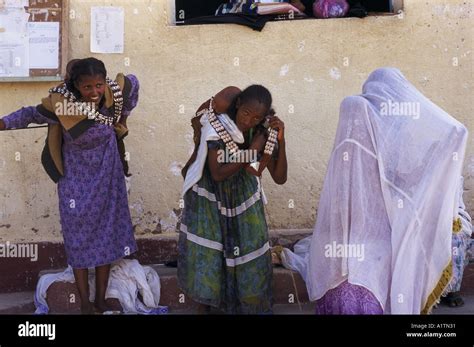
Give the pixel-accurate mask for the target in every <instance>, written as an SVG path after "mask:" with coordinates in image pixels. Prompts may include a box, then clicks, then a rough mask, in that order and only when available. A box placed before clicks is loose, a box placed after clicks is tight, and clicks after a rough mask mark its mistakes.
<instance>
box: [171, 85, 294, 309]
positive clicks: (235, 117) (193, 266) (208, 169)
mask: <svg viewBox="0 0 474 347" xmlns="http://www.w3.org/2000/svg"><path fill="white" fill-rule="evenodd" d="M271 104H272V97H271V94H270V92H269V91H268V90H267V89H266V88H264V87H262V86H259V85H253V86H250V87H248V88H247V89H245V90H244V91H242V92H241V91H240V90H238V89H237V88H235V87H228V88H226V89H224V90H223V91H221V92H220V93H218V94H217V95H216V96H215V98H211V100H209V101H207V102H206V103H204V104H203V105H202V106H201V108H200V110H201V112H198V113H199V114H200V115H201V114H202V115H201V117H196V118H195V119H196V120H198V121H199V122H200V125H198V126H196V124H197V122H196V121H194V122H193V126H194V127H195V130H198V134H197V136H196V137H195V142H196V149H195V152H194V153H193V156H192V157H191V159H190V161H189V162H188V164H187V165H186V167H185V169H184V170H183V174H184V176H185V183H184V188H183V196H184V211H183V215H182V220H181V225H180V238H179V245H178V247H179V258H178V278H179V286H180V288H181V289H182V290H183V291H184V293H185V294H186V295H188V296H189V297H190V298H191V299H193V300H194V301H196V302H199V303H201V304H202V305H203V306H202V307H209V306H213V307H216V308H219V309H221V310H223V311H225V312H227V313H236V314H261V313H271V312H272V262H271V252H270V245H269V239H268V227H267V223H266V220H265V212H264V206H263V200H264V199H265V198H264V195H263V191H262V189H261V185H260V178H259V175H260V174H261V171H262V169H263V168H264V166H265V167H266V168H268V170H269V172H270V174H271V176H272V178H273V180H274V181H275V183H277V184H283V183H285V182H286V179H287V160H286V151H285V138H284V124H283V122H282V121H281V120H280V119H279V118H278V117H276V116H274V115H273V114H272V110H271ZM214 108H215V110H214ZM198 111H199V110H198ZM264 125H265V126H264ZM267 128H270V129H267ZM271 129H274V130H272V131H270V130H271ZM277 131H278V132H277ZM277 134H278V135H277ZM233 154H235V155H233ZM255 160H260V170H258V168H257V169H255V167H253V166H252V165H250V162H251V161H255Z"/></svg>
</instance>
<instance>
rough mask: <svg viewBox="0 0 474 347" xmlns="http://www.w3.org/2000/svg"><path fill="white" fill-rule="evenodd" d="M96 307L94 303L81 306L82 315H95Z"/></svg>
mask: <svg viewBox="0 0 474 347" xmlns="http://www.w3.org/2000/svg"><path fill="white" fill-rule="evenodd" d="M94 312H95V310H94V305H93V304H92V302H86V303H85V304H81V314H94Z"/></svg>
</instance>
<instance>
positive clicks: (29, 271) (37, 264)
mask: <svg viewBox="0 0 474 347" xmlns="http://www.w3.org/2000/svg"><path fill="white" fill-rule="evenodd" d="M311 233H312V229H297V230H287V229H283V230H270V232H269V237H270V244H271V245H272V246H275V245H282V246H284V247H288V248H292V247H293V245H294V244H295V243H296V242H297V241H298V240H301V239H303V238H305V237H307V236H309V235H311ZM177 242H178V234H177V233H164V234H158V235H156V236H155V237H147V238H143V237H142V238H138V239H137V244H138V251H137V252H136V253H135V254H133V255H132V257H133V258H135V259H137V260H138V261H139V262H140V264H164V263H166V262H169V261H174V260H176V259H177V256H178V253H177ZM29 245H32V246H34V247H35V248H37V259H34V260H33V259H30V258H13V257H12V258H2V261H1V262H0V293H15V292H22V291H32V290H35V287H36V282H37V280H38V274H39V273H40V272H41V271H42V270H50V269H61V268H65V267H67V262H66V255H65V252H64V245H63V244H62V243H60V242H39V243H34V244H29Z"/></svg>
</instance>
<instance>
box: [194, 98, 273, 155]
mask: <svg viewBox="0 0 474 347" xmlns="http://www.w3.org/2000/svg"><path fill="white" fill-rule="evenodd" d="M213 101H214V97H211V101H210V102H209V107H208V108H205V109H203V110H201V111H199V112H197V113H196V115H195V116H194V117H200V116H202V115H204V114H207V117H208V119H209V122H210V123H211V126H212V127H213V128H214V130H215V131H216V132H217V134H218V135H219V137H220V138H221V140H222V141H223V142H224V144H225V146H226V147H227V149H228V150H229V152H230V154H231V155H234V154H236V153H237V152H238V151H239V147H238V146H237V144H236V143H235V142H234V140H232V136H231V135H230V134H229V132H228V131H227V130H226V128H225V127H224V126H223V125H222V122H221V121H220V120H219V118H218V117H217V116H216V114H215V112H214V109H213V107H212V103H213ZM277 136H278V130H276V129H272V128H270V129H269V135H268V139H267V142H266V143H265V149H264V154H267V155H272V154H273V151H274V149H275V145H276V142H277Z"/></svg>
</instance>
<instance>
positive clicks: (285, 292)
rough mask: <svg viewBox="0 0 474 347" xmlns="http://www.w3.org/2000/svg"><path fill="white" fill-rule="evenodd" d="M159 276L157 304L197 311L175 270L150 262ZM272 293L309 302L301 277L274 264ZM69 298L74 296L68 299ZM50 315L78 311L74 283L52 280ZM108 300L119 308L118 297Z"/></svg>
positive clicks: (282, 299)
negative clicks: (184, 292) (183, 289)
mask: <svg viewBox="0 0 474 347" xmlns="http://www.w3.org/2000/svg"><path fill="white" fill-rule="evenodd" d="M153 268H154V269H155V270H156V271H157V272H158V275H159V276H160V285H161V297H160V305H164V306H168V307H169V310H170V312H171V313H172V312H173V311H176V312H181V311H182V312H188V311H193V310H196V309H197V307H198V304H197V303H196V302H194V301H193V300H191V299H190V298H188V297H186V296H185V295H184V294H183V293H182V292H181V290H180V289H179V288H178V278H177V269H176V268H169V267H166V266H163V265H153ZM273 296H274V303H275V304H283V305H295V307H297V306H299V305H302V304H304V303H308V301H309V300H308V294H307V291H306V286H305V284H304V282H303V279H302V278H301V276H300V275H299V274H298V273H296V272H293V271H291V270H287V269H284V268H279V267H276V268H274V269H273ZM71 298H73V300H72V302H71ZM46 301H47V302H48V306H49V308H50V313H51V314H79V313H80V300H79V293H78V292H77V289H76V285H75V284H74V283H66V282H56V283H53V284H52V285H51V286H50V287H49V289H48V292H47V300H46ZM110 303H111V304H112V305H113V306H114V307H115V308H117V309H118V308H119V307H120V304H119V303H118V301H117V300H115V299H114V300H111V301H110Z"/></svg>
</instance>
